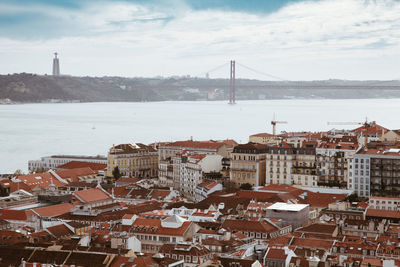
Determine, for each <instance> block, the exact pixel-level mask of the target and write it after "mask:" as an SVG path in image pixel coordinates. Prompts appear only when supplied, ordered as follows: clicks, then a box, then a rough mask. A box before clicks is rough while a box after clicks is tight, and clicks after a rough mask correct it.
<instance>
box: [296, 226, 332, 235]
mask: <svg viewBox="0 0 400 267" xmlns="http://www.w3.org/2000/svg"><path fill="white" fill-rule="evenodd" d="M336 227H337V226H336V225H335V224H322V223H313V224H310V225H308V226H305V227H301V228H299V229H296V230H295V231H296V232H304V233H316V234H327V235H330V236H332V235H333V232H334V231H335V229H336Z"/></svg>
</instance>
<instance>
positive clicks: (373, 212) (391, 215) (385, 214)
mask: <svg viewBox="0 0 400 267" xmlns="http://www.w3.org/2000/svg"><path fill="white" fill-rule="evenodd" d="M365 216H367V217H379V218H386V219H400V211H398V210H378V209H371V208H368V209H367V212H366V215H365Z"/></svg>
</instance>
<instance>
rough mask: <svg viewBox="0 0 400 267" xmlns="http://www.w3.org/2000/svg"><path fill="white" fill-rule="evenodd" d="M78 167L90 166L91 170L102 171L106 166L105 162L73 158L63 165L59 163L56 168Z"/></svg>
mask: <svg viewBox="0 0 400 267" xmlns="http://www.w3.org/2000/svg"><path fill="white" fill-rule="evenodd" d="M78 168H90V169H92V170H93V171H102V170H104V169H106V168H107V164H103V163H95V162H86V161H75V160H74V161H70V162H68V163H65V164H63V165H60V166H58V167H57V168H56V169H78Z"/></svg>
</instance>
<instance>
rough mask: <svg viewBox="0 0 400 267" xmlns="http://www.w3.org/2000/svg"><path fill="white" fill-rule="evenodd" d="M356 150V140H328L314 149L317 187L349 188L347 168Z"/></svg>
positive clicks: (349, 137)
mask: <svg viewBox="0 0 400 267" xmlns="http://www.w3.org/2000/svg"><path fill="white" fill-rule="evenodd" d="M357 149H358V143H357V138H356V137H355V136H347V137H342V138H330V139H329V140H326V141H323V142H322V143H321V144H320V145H319V146H318V148H317V149H316V159H317V170H318V185H319V186H328V187H339V188H349V189H352V188H351V187H350V183H349V182H348V180H349V178H348V176H349V166H350V162H351V159H352V158H353V156H354V154H355V153H356V151H357Z"/></svg>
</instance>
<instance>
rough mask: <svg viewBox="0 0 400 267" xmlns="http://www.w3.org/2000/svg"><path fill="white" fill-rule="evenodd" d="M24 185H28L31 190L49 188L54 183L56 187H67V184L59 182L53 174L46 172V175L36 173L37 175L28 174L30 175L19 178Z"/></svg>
mask: <svg viewBox="0 0 400 267" xmlns="http://www.w3.org/2000/svg"><path fill="white" fill-rule="evenodd" d="M17 178H18V179H19V180H20V181H21V182H22V183H24V184H26V185H27V186H29V188H30V190H29V191H31V190H33V189H34V188H36V187H38V186H39V187H41V188H44V189H46V188H48V187H49V186H50V184H51V182H53V184H54V185H55V186H56V187H59V186H62V185H65V183H63V182H61V181H60V180H58V179H57V178H56V177H54V176H53V175H52V174H51V173H49V172H44V173H35V174H28V175H21V176H18V177H17Z"/></svg>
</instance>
